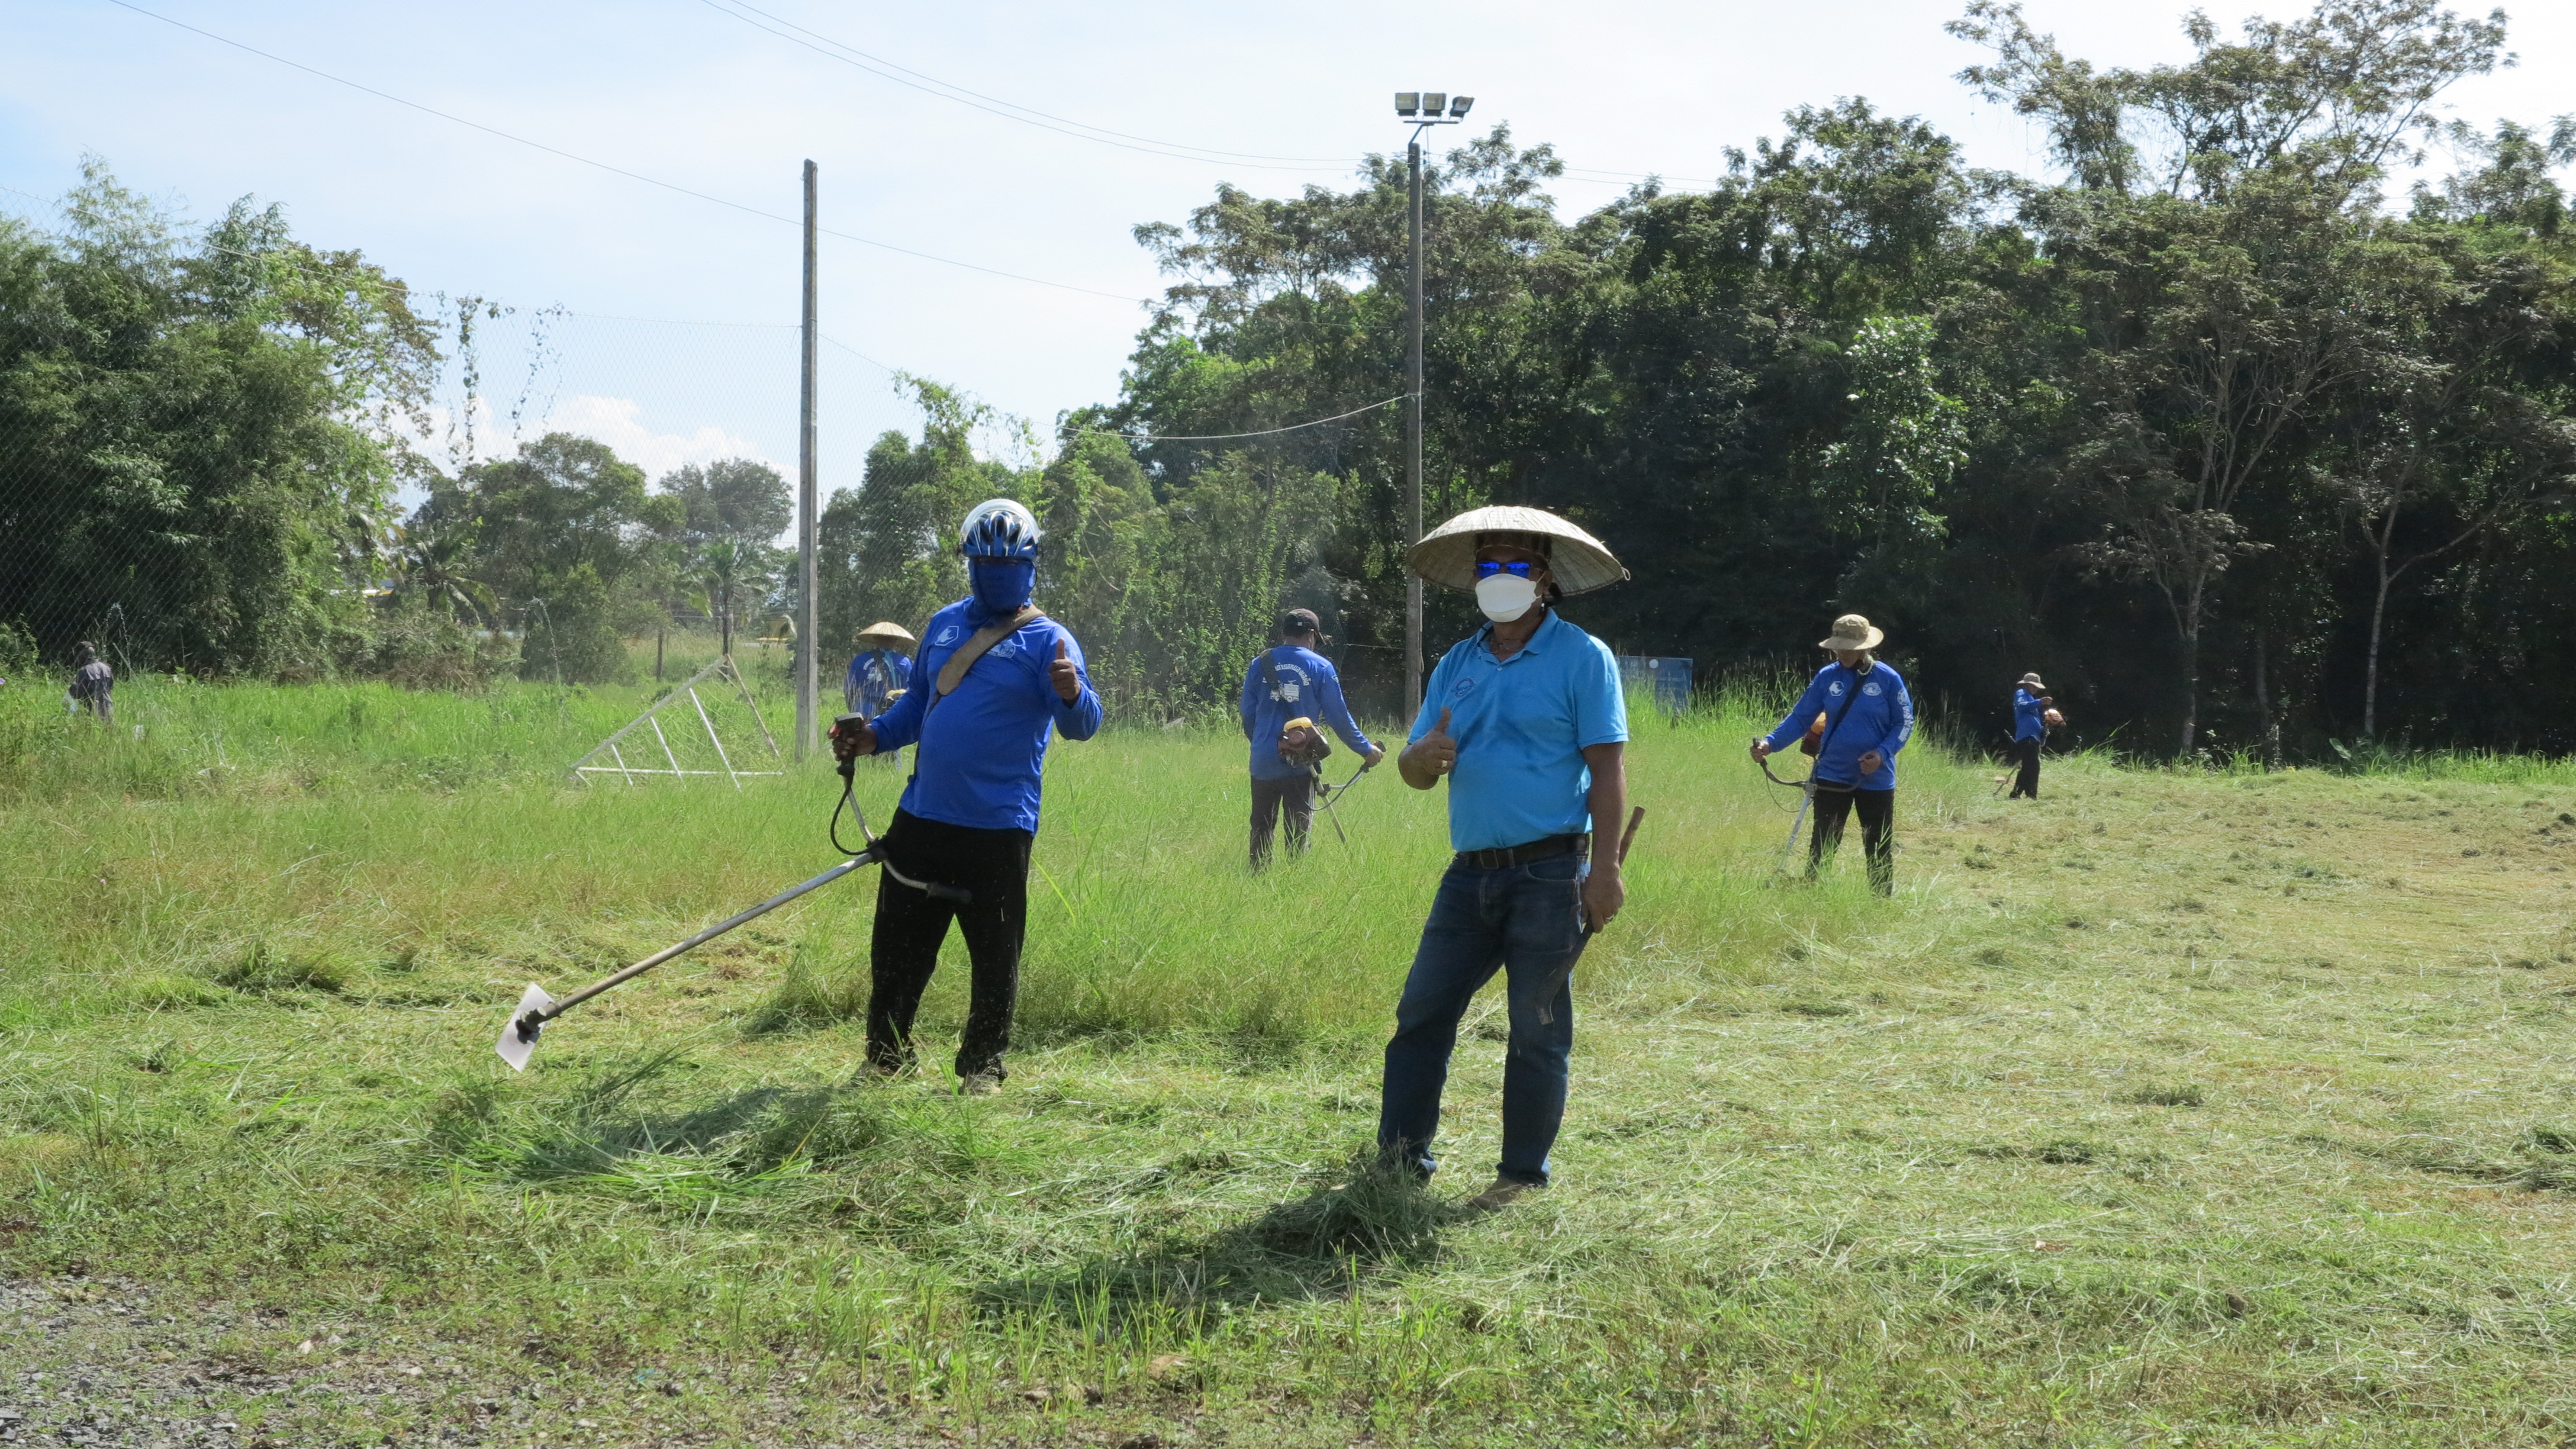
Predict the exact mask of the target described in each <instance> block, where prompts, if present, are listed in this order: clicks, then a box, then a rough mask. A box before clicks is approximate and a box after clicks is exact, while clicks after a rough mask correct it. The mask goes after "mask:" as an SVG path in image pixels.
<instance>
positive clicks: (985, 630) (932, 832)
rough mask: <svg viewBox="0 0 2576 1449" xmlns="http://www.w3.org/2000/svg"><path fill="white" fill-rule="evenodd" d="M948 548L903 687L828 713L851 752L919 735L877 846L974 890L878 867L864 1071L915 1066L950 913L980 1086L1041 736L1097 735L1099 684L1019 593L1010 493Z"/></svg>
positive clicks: (1026, 579) (982, 1086)
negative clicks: (845, 722)
mask: <svg viewBox="0 0 2576 1449" xmlns="http://www.w3.org/2000/svg"><path fill="white" fill-rule="evenodd" d="M957 551H958V552H959V553H960V554H961V555H963V556H964V558H965V560H966V575H967V584H968V592H967V595H966V597H965V598H963V599H960V600H958V601H957V602H956V603H953V604H950V605H949V606H948V607H946V608H944V609H941V610H940V611H939V612H938V613H936V614H933V615H931V616H930V622H929V623H928V624H927V625H925V626H924V627H923V628H922V631H921V644H920V649H919V652H918V653H917V655H916V656H915V658H914V661H913V671H912V684H911V688H909V689H907V690H905V691H904V694H903V697H902V698H901V699H898V700H896V701H895V702H894V704H893V705H892V707H890V708H888V709H887V710H886V712H885V713H883V714H881V715H879V716H877V717H876V718H875V719H874V720H871V721H867V722H864V723H853V724H852V725H850V726H848V727H846V728H845V727H843V726H841V725H835V726H834V727H833V730H832V749H833V753H835V754H836V755H838V756H839V757H840V758H842V759H845V760H846V759H852V758H855V757H858V756H861V755H873V754H877V753H879V752H881V751H891V750H899V749H901V748H903V747H904V746H906V745H912V746H915V749H914V750H913V771H912V778H911V780H910V781H909V782H908V783H906V784H905V786H904V790H903V800H902V802H901V804H900V805H899V806H898V807H897V808H896V810H895V815H894V823H893V824H891V825H890V826H888V827H887V829H886V834H885V846H886V853H887V857H888V859H889V860H891V861H892V863H893V864H894V866H895V867H896V868H897V869H899V870H901V871H902V872H903V874H905V875H907V876H910V877H912V878H913V879H915V880H923V881H936V882H938V883H940V884H942V885H952V886H957V887H959V888H961V889H963V890H965V891H967V892H968V893H969V895H970V896H971V897H972V899H971V901H970V902H969V903H968V904H965V905H955V904H952V903H950V902H948V901H943V900H938V899H934V898H933V897H931V896H929V895H928V894H926V893H924V892H922V891H918V890H915V889H913V888H912V887H910V886H906V885H904V884H902V883H901V882H899V881H897V880H895V879H894V878H893V877H892V876H891V875H886V876H880V877H879V878H878V882H877V916H876V927H875V933H874V935H873V937H872V938H871V940H870V943H869V952H868V955H869V975H870V990H869V994H868V1046H867V1070H868V1071H870V1072H873V1073H893V1072H899V1071H903V1070H906V1069H908V1068H909V1067H910V1066H911V1065H912V1062H913V1052H912V1020H913V1015H914V1013H915V1012H916V1011H918V1010H919V1009H920V1006H921V993H922V991H923V989H924V988H926V987H927V986H929V984H930V974H931V972H932V970H933V969H935V968H936V967H937V966H938V964H939V947H940V944H941V943H942V942H944V941H945V940H947V938H948V927H949V923H950V922H951V921H952V920H954V921H955V922H956V924H957V927H958V930H959V932H960V933H961V934H962V935H964V936H965V938H966V955H967V959H968V961H969V962H970V963H972V968H973V973H974V974H973V982H972V989H971V991H970V993H969V1004H968V1006H967V1010H966V1030H965V1033H964V1035H963V1036H962V1038H961V1039H960V1040H959V1043H958V1047H957V1076H958V1079H959V1083H958V1090H959V1091H961V1092H964V1093H967V1094H970V1095H976V1096H981V1095H984V1094H986V1093H989V1092H993V1091H996V1090H999V1089H1000V1087H1001V1084H1002V1078H1003V1077H1004V1076H1005V1075H1006V1073H1005V1072H1004V1070H1003V1066H1002V1056H1003V1053H1004V1052H1005V1051H1007V1050H1008V1049H1009V1047H1010V1044H1011V1012H1012V1007H1013V1005H1014V1003H1015V1002H1016V1000H1017V999H1018V996H1019V978H1020V946H1021V943H1022V941H1023V940H1024V939H1025V938H1026V936H1027V932H1028V878H1029V846H1030V843H1031V842H1032V841H1033V840H1034V839H1035V838H1036V836H1037V828H1038V794H1039V786H1040V784H1041V781H1042V776H1043V771H1044V769H1045V765H1046V751H1047V742H1048V740H1049V739H1050V738H1052V737H1053V736H1054V734H1055V733H1056V732H1057V731H1062V732H1063V733H1064V735H1065V736H1066V737H1067V738H1068V739H1076V740H1087V739H1089V738H1091V737H1092V735H1094V734H1095V733H1097V732H1098V731H1099V729H1100V696H1099V695H1098V694H1095V693H1094V692H1092V688H1091V681H1090V679H1089V677H1088V676H1086V675H1085V674H1084V673H1083V668H1082V646H1081V645H1079V644H1077V643H1075V642H1074V638H1073V635H1072V634H1071V633H1069V632H1067V631H1066V630H1065V628H1064V626H1063V625H1061V624H1058V623H1056V622H1055V621H1054V620H1052V619H1049V618H1047V617H1046V616H1045V615H1044V614H1041V613H1039V612H1038V611H1037V610H1036V609H1035V608H1033V607H1031V606H1030V604H1029V592H1030V589H1031V588H1032V587H1033V586H1034V584H1035V583H1036V579H1037V558H1038V522H1037V519H1036V518H1034V517H1033V516H1031V515H1030V513H1029V511H1028V510H1027V509H1026V508H1023V507H1021V506H1020V505H1019V504H1017V503H1014V502H1012V501H1011V500H1010V499H1007V498H995V499H992V500H990V501H988V502H984V503H980V504H977V505H976V506H975V508H974V510H973V511H972V512H970V513H968V514H967V515H966V522H965V525H964V526H963V527H962V528H960V529H959V530H958V536H957Z"/></svg>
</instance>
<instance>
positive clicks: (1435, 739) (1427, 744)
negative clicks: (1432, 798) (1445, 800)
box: [1395, 707, 1458, 790]
mask: <svg viewBox="0 0 2576 1449" xmlns="http://www.w3.org/2000/svg"><path fill="white" fill-rule="evenodd" d="M1395 766H1396V769H1397V771H1398V772H1399V773H1401V774H1402V775H1403V776H1404V783H1406V784H1408V785H1411V786H1412V787H1413V788H1414V789H1416V790H1428V789H1430V788H1431V787H1432V786H1433V785H1436V784H1438V783H1440V777H1441V776H1443V775H1446V774H1448V773H1449V772H1450V771H1451V770H1454V769H1456V768H1457V767H1458V742H1457V741H1456V740H1454V739H1451V738H1450V737H1449V711H1448V710H1447V709H1446V708H1445V707H1444V708H1443V709H1442V710H1441V711H1440V723H1438V724H1436V725H1433V726H1432V727H1431V731H1430V733H1428V734H1426V735H1424V736H1423V737H1422V738H1420V739H1418V740H1415V741H1414V742H1413V743H1412V744H1409V745H1407V746H1405V747H1404V753H1403V754H1401V755H1398V756H1397V757H1396V761H1395Z"/></svg>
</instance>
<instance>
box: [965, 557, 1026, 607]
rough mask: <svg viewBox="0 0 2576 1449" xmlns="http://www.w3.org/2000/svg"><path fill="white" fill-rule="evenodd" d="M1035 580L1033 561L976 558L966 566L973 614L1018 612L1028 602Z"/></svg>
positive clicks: (970, 560)
mask: <svg viewBox="0 0 2576 1449" xmlns="http://www.w3.org/2000/svg"><path fill="white" fill-rule="evenodd" d="M1037 581H1038V566H1037V562H1036V560H1034V559H1025V558H979V559H969V560H968V561H967V563H966V586H967V589H968V591H969V592H971V593H972V594H973V595H974V598H975V607H976V611H977V612H978V613H982V614H984V615H987V616H995V615H1001V614H1008V613H1011V612H1013V611H1015V610H1017V609H1018V608H1019V607H1020V605H1022V604H1025V603H1027V602H1028V601H1029V591H1030V590H1031V589H1033V588H1035V587H1036V586H1037Z"/></svg>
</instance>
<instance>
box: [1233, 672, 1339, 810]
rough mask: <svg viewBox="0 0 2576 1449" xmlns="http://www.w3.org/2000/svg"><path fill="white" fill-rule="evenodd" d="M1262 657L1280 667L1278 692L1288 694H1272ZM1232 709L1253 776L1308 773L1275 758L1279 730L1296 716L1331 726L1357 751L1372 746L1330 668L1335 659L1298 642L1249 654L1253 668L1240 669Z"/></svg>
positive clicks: (1266, 777) (1286, 777)
mask: <svg viewBox="0 0 2576 1449" xmlns="http://www.w3.org/2000/svg"><path fill="white" fill-rule="evenodd" d="M1265 657H1267V658H1269V659H1271V660H1272V661H1273V662H1274V664H1275V666H1276V668H1277V669H1278V672H1279V692H1280V693H1281V694H1283V695H1286V696H1288V697H1287V698H1285V699H1272V698H1271V697H1270V681H1269V680H1268V679H1266V678H1264V677H1263V676H1262V669H1261V661H1262V659H1263V658H1265ZM1236 709H1237V713H1239V714H1241V715H1242V716H1243V737H1244V738H1245V739H1248V740H1250V741H1251V742H1252V778H1254V779H1256V780H1290V779H1294V778H1296V777H1297V776H1299V775H1302V774H1305V773H1306V771H1305V769H1303V768H1300V767H1299V766H1296V765H1292V764H1289V763H1288V762H1287V761H1285V760H1283V759H1281V758H1279V731H1280V730H1281V729H1283V728H1285V727H1286V725H1287V723H1288V721H1290V720H1292V719H1296V718H1298V717H1299V716H1304V717H1305V718H1308V719H1311V720H1314V721H1315V722H1317V723H1318V724H1324V725H1330V726H1331V727H1332V731H1333V733H1335V734H1337V735H1340V736H1341V737H1342V743H1343V744H1346V745H1348V746H1350V747H1351V748H1352V749H1353V750H1355V751H1357V752H1359V753H1360V754H1363V755H1365V754H1367V753H1368V752H1369V749H1370V746H1369V738H1368V736H1367V735H1364V734H1362V733H1360V727H1359V725H1358V724H1357V723H1356V722H1355V721H1353V720H1352V718H1351V707H1350V705H1348V704H1347V703H1345V702H1343V699H1342V676H1341V675H1340V674H1339V673H1337V672H1335V670H1334V669H1333V661H1331V660H1329V659H1326V658H1325V657H1324V656H1323V655H1321V654H1318V653H1316V652H1315V651H1314V650H1312V649H1308V648H1305V647H1303V646H1301V645H1296V644H1282V645H1280V646H1279V647H1278V648H1276V649H1271V650H1266V651H1264V652H1263V653H1262V654H1256V655H1254V656H1252V665H1251V667H1250V668H1248V669H1246V670H1245V671H1244V672H1243V699H1242V701H1241V702H1240V703H1239V704H1238V705H1237V707H1236Z"/></svg>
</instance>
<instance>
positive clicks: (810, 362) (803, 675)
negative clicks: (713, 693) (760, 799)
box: [796, 161, 822, 761]
mask: <svg viewBox="0 0 2576 1449" xmlns="http://www.w3.org/2000/svg"><path fill="white" fill-rule="evenodd" d="M814 228H815V222H814V163H813V162H811V161H808V162H806V163H805V376H804V381H803V384H802V385H801V387H800V388H799V389H798V392H799V394H800V396H799V399H798V407H797V412H798V415H799V416H798V422H797V434H796V758H797V759H798V760H800V761H801V760H803V759H804V758H805V751H806V748H807V747H808V746H809V745H812V744H814V743H815V742H816V741H817V740H818V739H819V736H818V735H817V734H816V727H817V725H818V724H819V723H820V721H818V720H817V719H816V718H815V709H814V694H815V683H816V680H815V660H816V655H817V653H818V652H819V649H820V646H821V643H822V641H821V640H820V639H819V638H817V637H816V636H817V634H818V632H819V631H818V630H816V628H815V627H814V624H815V609H814V491H815V481H816V480H815V472H816V467H815V456H814V361H815V350H814V347H815V341H816V339H817V338H818V337H819V336H820V333H821V328H820V324H819V322H818V321H817V320H816V317H815V308H814V282H815V278H814V234H815V233H814Z"/></svg>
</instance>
